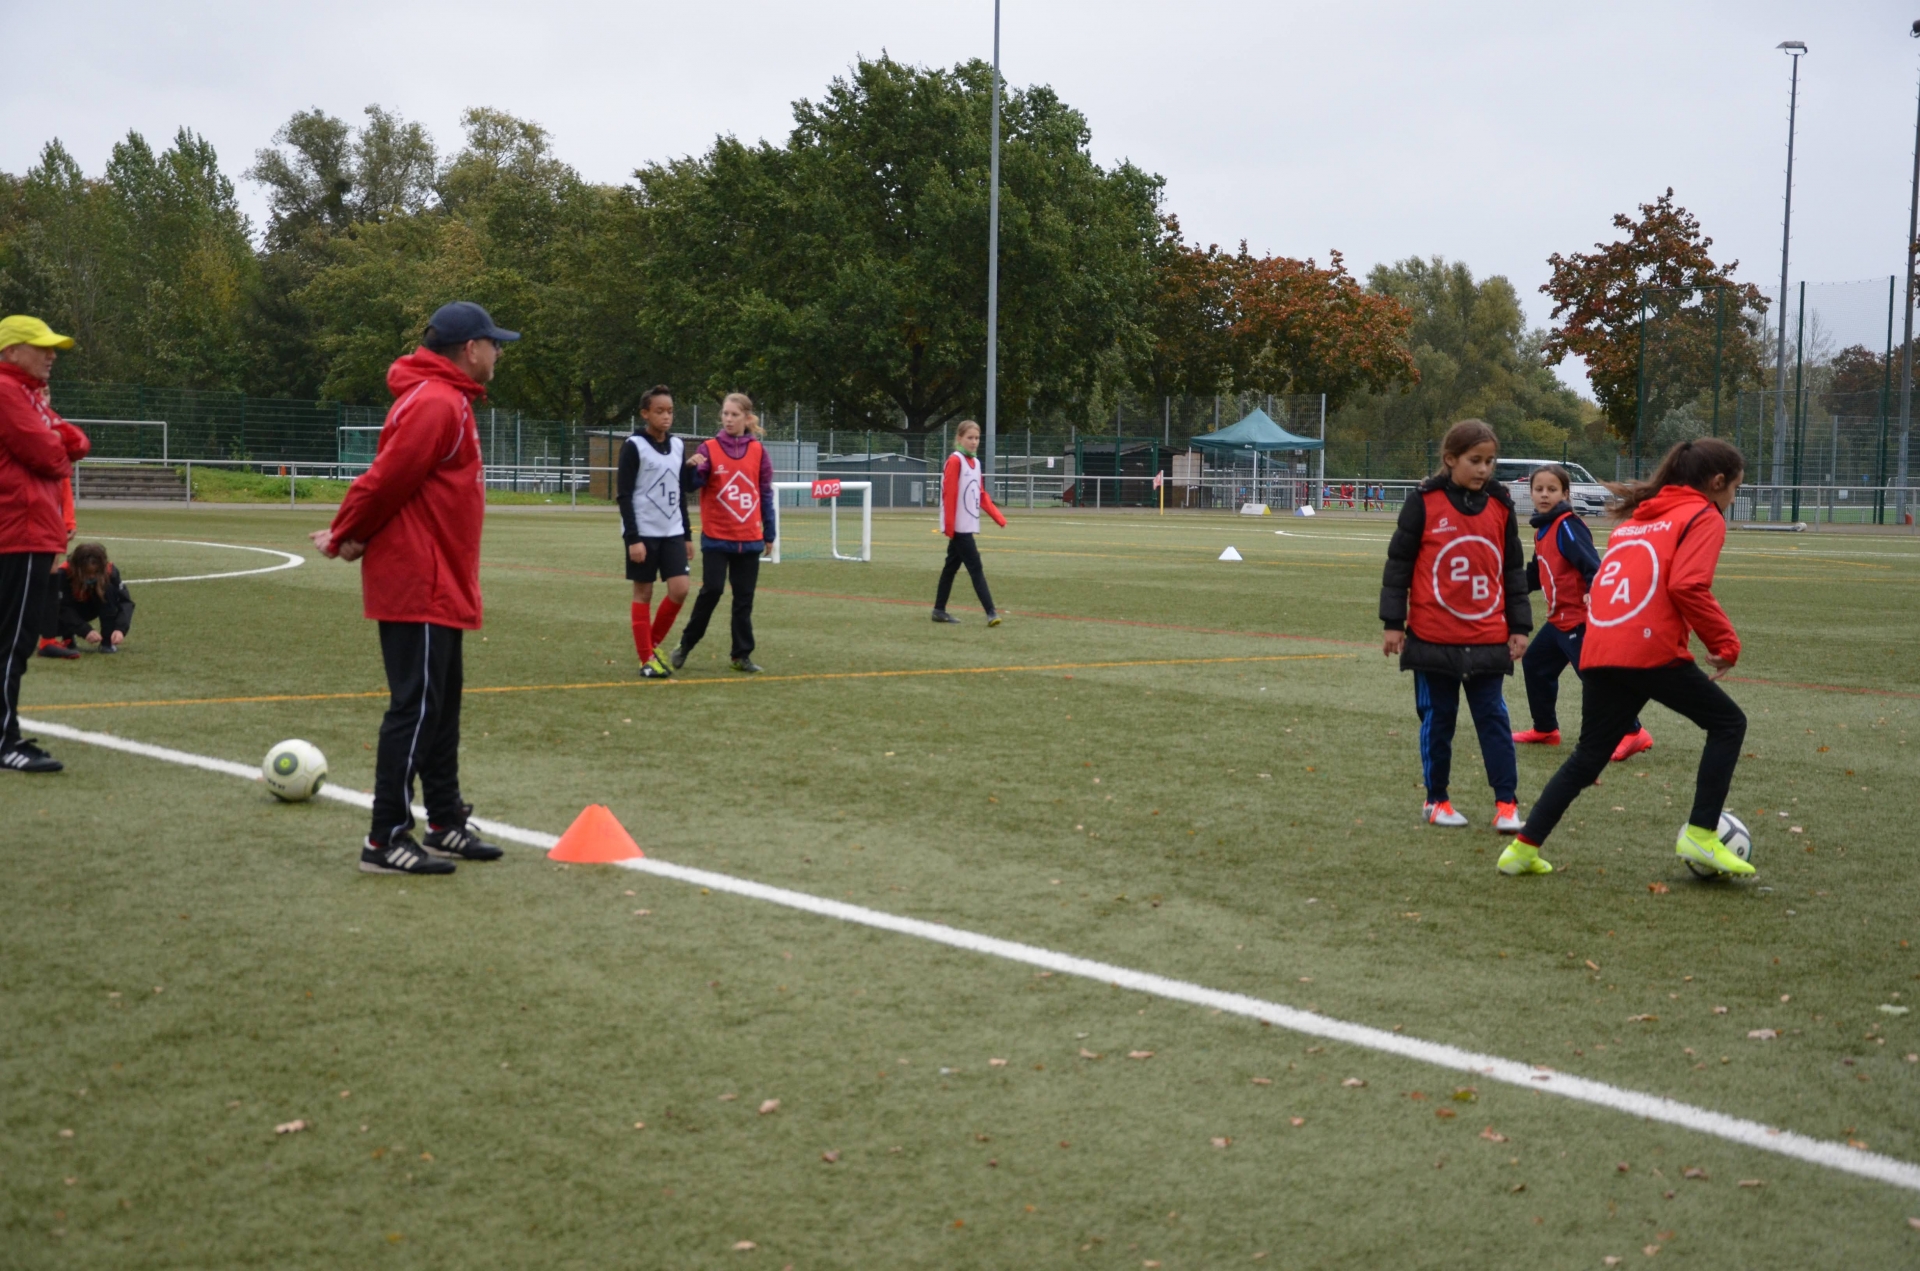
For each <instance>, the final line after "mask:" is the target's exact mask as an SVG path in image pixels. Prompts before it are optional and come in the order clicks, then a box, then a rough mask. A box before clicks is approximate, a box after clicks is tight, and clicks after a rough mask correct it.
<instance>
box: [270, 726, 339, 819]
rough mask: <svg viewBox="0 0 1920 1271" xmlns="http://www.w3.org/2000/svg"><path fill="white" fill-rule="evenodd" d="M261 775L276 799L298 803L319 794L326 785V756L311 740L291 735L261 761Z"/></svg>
mask: <svg viewBox="0 0 1920 1271" xmlns="http://www.w3.org/2000/svg"><path fill="white" fill-rule="evenodd" d="M260 777H261V779H262V780H264V781H265V782H266V783H267V789H269V790H271V791H273V796H274V797H275V798H276V799H280V800H283V801H284V802H287V803H299V802H302V801H303V800H306V799H311V798H312V797H313V796H314V795H316V794H319V793H320V787H321V786H323V785H325V784H327V757H326V756H325V755H323V754H321V753H320V747H318V746H316V745H314V744H313V743H312V742H310V741H301V740H300V739H299V738H298V737H294V738H290V739H288V740H286V741H283V742H281V743H280V744H279V745H277V746H275V747H273V748H272V749H270V750H268V751H267V757H266V758H265V759H263V760H261V761H260Z"/></svg>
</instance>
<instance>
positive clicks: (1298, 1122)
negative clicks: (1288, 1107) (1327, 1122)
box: [1287, 1117, 1307, 1129]
mask: <svg viewBox="0 0 1920 1271" xmlns="http://www.w3.org/2000/svg"><path fill="white" fill-rule="evenodd" d="M1287 1120H1288V1122H1289V1123H1291V1124H1292V1125H1293V1127H1294V1128H1295V1129H1298V1128H1299V1127H1301V1126H1303V1125H1305V1124H1306V1123H1307V1119H1306V1118H1305V1117H1288V1118H1287Z"/></svg>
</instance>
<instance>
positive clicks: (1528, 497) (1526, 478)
mask: <svg viewBox="0 0 1920 1271" xmlns="http://www.w3.org/2000/svg"><path fill="white" fill-rule="evenodd" d="M1556 463H1559V464H1560V466H1561V467H1563V468H1565V469H1566V470H1567V472H1568V474H1569V475H1570V476H1572V477H1573V489H1572V490H1569V491H1568V492H1567V493H1568V497H1569V498H1570V499H1571V500H1572V503H1573V510H1574V511H1576V512H1578V513H1579V514H1580V515H1581V516H1599V515H1600V514H1601V513H1603V512H1605V511H1606V510H1607V500H1608V499H1610V498H1612V497H1613V495H1612V494H1611V493H1610V492H1609V491H1608V490H1607V487H1605V486H1603V485H1601V484H1600V483H1599V482H1598V481H1595V480H1594V479H1593V474H1592V473H1591V472H1588V471H1587V470H1586V469H1585V468H1583V467H1581V466H1580V465H1579V464H1577V463H1560V461H1559V460H1558V459H1508V458H1506V457H1504V456H1503V457H1501V458H1500V459H1498V460H1496V461H1495V463H1494V468H1493V479H1494V480H1496V481H1501V482H1505V483H1506V487H1507V492H1508V493H1509V494H1511V495H1513V506H1514V508H1515V509H1516V510H1517V511H1518V512H1519V513H1520V519H1521V520H1522V521H1525V520H1526V519H1527V518H1528V517H1529V516H1532V515H1533V496H1532V494H1531V493H1530V492H1529V490H1528V488H1527V485H1528V482H1530V481H1532V480H1533V473H1534V470H1535V469H1536V468H1544V467H1547V466H1548V465H1549V464H1556Z"/></svg>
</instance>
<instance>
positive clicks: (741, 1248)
mask: <svg viewBox="0 0 1920 1271" xmlns="http://www.w3.org/2000/svg"><path fill="white" fill-rule="evenodd" d="M759 1247H760V1246H759V1245H757V1244H755V1243H753V1241H751V1240H736V1241H734V1242H733V1251H734V1252H735V1253H752V1252H753V1251H754V1250H755V1249H758V1248H759Z"/></svg>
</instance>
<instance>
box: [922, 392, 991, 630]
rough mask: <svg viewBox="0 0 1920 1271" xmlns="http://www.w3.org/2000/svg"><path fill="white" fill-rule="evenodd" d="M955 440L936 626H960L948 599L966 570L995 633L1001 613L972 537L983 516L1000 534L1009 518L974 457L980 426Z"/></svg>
mask: <svg viewBox="0 0 1920 1271" xmlns="http://www.w3.org/2000/svg"><path fill="white" fill-rule="evenodd" d="M953 440H954V444H955V445H957V446H959V447H960V448H959V449H958V450H956V451H954V452H953V453H952V454H951V455H949V456H947V466H946V469H945V471H944V472H943V473H942V474H941V477H940V532H941V533H942V534H945V535H946V536H947V563H946V564H945V565H944V566H942V567H941V570H940V589H939V591H938V592H936V593H935V595H934V600H933V620H934V621H935V622H959V621H960V619H958V618H956V617H954V616H953V615H951V614H949V613H948V612H947V597H948V596H950V595H952V594H953V580H954V577H955V576H956V575H958V574H959V572H960V567H961V566H962V565H964V566H966V569H967V577H968V578H970V579H972V580H973V591H974V594H975V595H977V596H979V597H980V607H981V608H982V609H985V610H986V611H987V625H988V626H990V627H997V626H999V625H1000V611H999V610H997V609H995V608H994V607H993V593H992V592H990V591H988V590H987V574H986V570H984V569H983V568H981V565H980V548H979V547H978V546H977V545H976V544H975V543H974V535H976V534H978V533H979V532H980V513H982V512H985V513H986V514H987V515H988V516H990V517H992V518H993V521H994V524H996V525H998V526H999V527H1000V528H1002V529H1005V528H1006V526H1007V518H1006V517H1004V516H1002V515H1001V514H1000V509H999V508H997V507H995V506H994V505H993V496H992V495H990V494H988V493H987V483H986V481H985V480H984V478H983V474H982V473H981V471H980V461H979V460H978V459H976V458H974V451H975V450H978V449H979V448H980V425H979V424H976V423H974V422H973V421H972V420H971V419H969V420H966V421H965V422H963V423H962V424H961V425H960V428H959V430H958V431H957V432H956V433H955V434H954V438H953Z"/></svg>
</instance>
